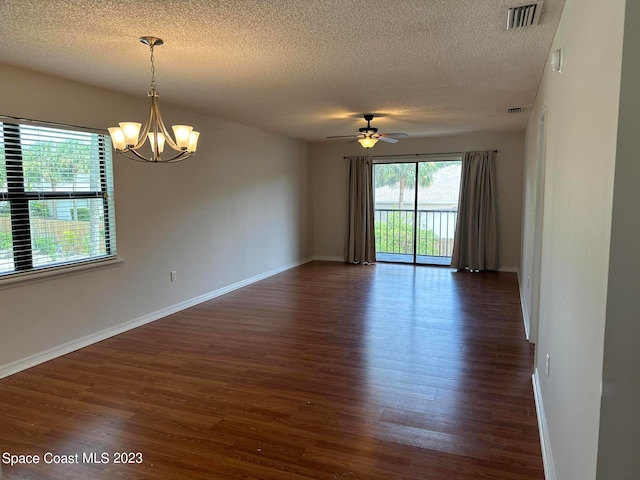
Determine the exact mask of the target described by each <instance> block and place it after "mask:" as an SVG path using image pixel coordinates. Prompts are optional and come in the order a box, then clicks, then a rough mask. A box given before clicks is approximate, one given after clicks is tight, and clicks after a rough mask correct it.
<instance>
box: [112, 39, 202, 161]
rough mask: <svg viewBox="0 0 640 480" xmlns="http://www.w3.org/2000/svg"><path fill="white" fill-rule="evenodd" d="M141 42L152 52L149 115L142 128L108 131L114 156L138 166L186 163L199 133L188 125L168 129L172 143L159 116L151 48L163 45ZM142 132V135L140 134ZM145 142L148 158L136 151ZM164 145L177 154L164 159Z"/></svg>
mask: <svg viewBox="0 0 640 480" xmlns="http://www.w3.org/2000/svg"><path fill="white" fill-rule="evenodd" d="M140 42H141V43H144V44H145V45H149V49H150V51H151V90H150V91H149V97H150V98H151V111H150V112H149V119H148V121H147V123H146V124H145V126H144V128H142V124H140V123H138V122H120V124H119V126H118V127H111V128H109V134H110V135H111V141H112V143H113V147H114V149H115V150H116V152H118V153H119V154H121V155H122V156H124V157H125V158H128V159H130V160H136V161H139V162H149V163H174V162H179V161H181V160H186V159H187V158H189V157H191V156H193V155H194V154H195V152H196V149H197V147H198V138H199V136H200V133H199V132H196V131H194V130H193V127H192V126H190V125H173V126H172V127H171V128H172V130H173V135H174V137H173V138H175V140H174V139H173V138H172V136H171V134H170V133H169V131H168V130H167V127H166V126H165V124H164V121H163V120H162V116H161V115H160V104H159V102H158V92H157V90H156V75H155V73H156V69H155V65H154V57H153V48H154V47H155V46H160V45H162V44H163V43H164V42H163V41H162V39H160V38H156V37H141V38H140ZM141 129H142V134H140V130H141ZM147 139H148V140H149V146H150V147H151V156H150V157H147V156H145V155H144V154H142V153H140V151H139V150H140V149H141V148H142V147H143V145H144V144H145V143H146V141H147ZM165 145H168V146H169V147H170V148H171V149H172V150H175V151H176V152H178V153H177V154H176V155H174V156H172V157H170V158H165V159H163V158H162V157H161V155H162V153H163V152H164V147H165Z"/></svg>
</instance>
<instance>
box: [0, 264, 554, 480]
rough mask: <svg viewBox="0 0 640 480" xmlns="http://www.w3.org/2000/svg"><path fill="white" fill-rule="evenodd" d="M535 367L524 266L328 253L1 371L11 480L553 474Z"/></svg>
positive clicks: (518, 479) (1, 418) (520, 478)
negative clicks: (498, 269)
mask: <svg viewBox="0 0 640 480" xmlns="http://www.w3.org/2000/svg"><path fill="white" fill-rule="evenodd" d="M52 320H54V319H53V318H52ZM52 328H55V327H54V326H53V325H52ZM532 364H533V349H532V347H531V346H530V345H529V344H528V343H527V342H526V341H525V339H524V334H523V328H522V319H521V313H520V302H519V299H518V288H517V280H516V276H515V274H510V273H483V274H470V273H456V272H453V271H452V270H450V269H443V268H429V267H414V266H410V265H391V264H378V265H376V266H353V265H347V264H339V263H329V262H326V263H325V262H313V263H310V264H306V265H303V266H301V267H299V268H295V269H292V270H289V271H287V272H284V273H282V274H280V275H277V276H274V277H271V278H269V279H267V280H264V281H261V282H259V283H257V284H253V285H251V286H249V287H246V288H243V289H242V290H238V291H235V292H233V293H230V294H228V295H225V296H223V297H220V298H218V299H215V300H212V301H209V302H206V303H203V304H200V305H198V306H196V307H193V308H190V309H188V310H185V311H183V312H180V313H178V314H175V315H172V316H170V317H167V318H165V319H162V320H159V321H156V322H154V323H152V324H149V325H146V326H144V327H141V328H138V329H136V330H132V331H130V332H127V333H124V334H122V335H119V336H117V337H114V338H111V339H109V340H106V341H103V342H101V343H99V344H96V345H93V346H90V347H88V348H85V349H83V350H80V351H77V352H74V353H71V354H69V355H66V356H64V357H61V358H58V359H56V360H53V361H51V362H48V363H46V364H43V365H40V366H38V367H35V368H32V369H30V370H27V371H24V372H21V373H18V374H16V375H13V376H11V377H8V378H5V379H2V380H0V449H1V450H2V452H4V453H3V455H5V457H3V458H6V455H7V453H9V454H14V455H27V454H37V455H40V459H41V460H40V461H41V463H40V464H38V465H17V466H13V467H11V466H8V465H3V474H4V479H3V480H11V479H83V480H86V479H92V480H96V479H265V480H266V479H269V480H289V479H290V480H293V479H325V480H336V479H343V480H356V479H371V480H378V479H396V480H431V479H433V480H436V479H437V480H456V479H512V480H526V479H543V478H544V475H543V469H542V459H541V452H540V443H539V438H538V431H537V422H536V416H535V406H534V400H533V393H532V387H531V371H532ZM47 452H50V453H49V455H51V454H58V455H67V456H68V457H62V458H58V459H57V460H62V459H65V458H66V459H69V460H75V455H76V454H78V461H79V464H62V463H54V464H44V463H42V462H43V460H44V458H43V455H45V454H46V453H47ZM90 452H95V453H96V454H97V455H98V458H101V455H102V454H105V455H106V457H108V460H109V462H108V463H104V464H100V463H90V462H87V461H86V460H87V458H84V460H85V461H83V454H84V455H85V456H86V455H88V454H89V453H90ZM121 452H140V453H141V454H142V462H141V463H135V462H136V461H138V460H139V459H140V456H139V455H135V454H134V455H132V456H131V457H130V458H128V457H125V459H126V460H129V459H130V460H132V461H133V462H134V463H130V464H121V463H120V464H116V463H114V462H115V460H116V459H117V458H118V457H119V455H118V454H119V453H121ZM106 457H105V458H106ZM49 460H52V459H51V458H49ZM53 460H56V459H55V458H54V459H53Z"/></svg>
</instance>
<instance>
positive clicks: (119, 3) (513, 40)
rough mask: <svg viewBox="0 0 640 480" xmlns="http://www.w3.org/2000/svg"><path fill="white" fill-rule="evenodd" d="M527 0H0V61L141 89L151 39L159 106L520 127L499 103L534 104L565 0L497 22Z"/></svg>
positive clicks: (265, 122) (246, 114)
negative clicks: (509, 22) (520, 18)
mask: <svg viewBox="0 0 640 480" xmlns="http://www.w3.org/2000/svg"><path fill="white" fill-rule="evenodd" d="M522 3H525V2H524V1H523V0H519V1H516V0H386V1H382V0H367V1H366V2H363V1H362V0H358V1H353V0H184V1H178V0H174V1H170V0H155V1H152V2H151V1H150V2H141V1H139V0H112V1H109V0H44V1H43V0H1V1H0V32H1V35H0V62H2V63H6V64H10V65H16V66H20V67H24V68H28V69H30V70H35V71H40V72H44V73H48V74H51V75H55V76H58V77H62V78H68V79H72V80H75V81H78V82H82V83H86V84H89V85H95V86H98V87H102V88H106V89H109V90H114V91H118V92H122V93H128V94H133V95H137V96H141V97H144V96H146V93H147V90H148V88H149V83H150V62H149V49H148V47H147V46H145V45H142V44H141V43H139V42H138V38H139V37H141V36H144V35H153V36H156V37H160V38H162V39H163V40H164V42H165V44H164V45H163V46H160V47H157V48H156V50H155V59H156V60H155V64H156V81H157V85H158V91H159V93H160V96H161V100H162V102H163V103H171V104H175V105H179V106H182V107H184V108H187V109H190V110H194V111H197V112H201V113H205V114H208V115H211V116H214V117H217V118H222V119H228V120H233V121H236V122H239V123H242V124H245V125H251V126H255V127H259V128H263V129H265V130H269V131H273V132H278V133H282V134H285V135H289V136H291V137H295V138H299V139H303V140H308V141H320V140H324V138H325V137H326V136H329V135H347V134H350V133H353V132H354V131H355V130H356V129H357V128H358V127H361V126H364V125H365V122H364V121H363V120H362V118H361V115H362V114H363V113H375V114H377V115H380V118H379V119H378V118H377V119H374V121H373V122H372V123H373V126H376V127H378V128H379V129H380V131H387V132H389V131H391V132H405V133H407V134H409V135H410V136H411V137H425V136H432V135H445V134H459V133H471V132H480V131H507V130H519V129H523V128H524V126H525V122H526V120H527V118H528V111H527V110H526V109H525V111H524V113H520V114H508V113H506V110H507V109H508V108H509V107H527V106H530V105H531V104H532V103H533V101H534V99H535V95H536V90H537V88H538V83H539V80H540V77H541V75H542V71H543V69H544V66H545V62H546V58H547V55H548V52H549V47H550V44H551V41H552V39H553V35H554V33H555V30H556V27H557V24H558V21H559V18H560V15H561V12H562V7H563V5H564V0H545V2H544V7H543V11H542V16H541V19H540V24H539V25H537V26H532V27H527V28H524V29H519V30H511V31H506V30H505V29H504V25H505V23H506V9H507V7H508V6H513V5H520V4H522ZM0 82H1V80H0ZM0 109H1V106H0ZM1 113H2V112H1V111H0V114H1ZM144 116H145V113H141V118H144ZM167 121H168V122H169V123H171V122H172V119H167ZM334 141H339V140H334Z"/></svg>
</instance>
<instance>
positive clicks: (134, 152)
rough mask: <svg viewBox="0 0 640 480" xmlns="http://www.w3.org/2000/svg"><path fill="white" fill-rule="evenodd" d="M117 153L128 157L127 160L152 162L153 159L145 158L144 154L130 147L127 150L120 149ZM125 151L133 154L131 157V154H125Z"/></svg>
mask: <svg viewBox="0 0 640 480" xmlns="http://www.w3.org/2000/svg"><path fill="white" fill-rule="evenodd" d="M119 153H120V154H121V155H122V156H124V157H126V158H128V159H129V160H137V161H139V162H153V161H155V160H154V159H153V158H147V157H145V156H144V155H141V154H139V153H138V152H137V151H136V150H133V149H132V148H129V149H127V150H123V151H121V152H119ZM126 153H129V154H133V155H135V156H134V157H132V156H131V155H125V154H126Z"/></svg>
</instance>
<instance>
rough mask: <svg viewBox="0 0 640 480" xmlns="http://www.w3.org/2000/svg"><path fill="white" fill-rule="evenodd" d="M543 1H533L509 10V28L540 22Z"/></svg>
mask: <svg viewBox="0 0 640 480" xmlns="http://www.w3.org/2000/svg"><path fill="white" fill-rule="evenodd" d="M543 3H544V2H543V1H539V2H531V3H529V4H527V5H520V6H519V7H511V8H509V9H508V10H507V30H513V29H514V28H524V27H530V26H531V25H537V24H538V23H539V22H540V13H541V12H542V4H543Z"/></svg>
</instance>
